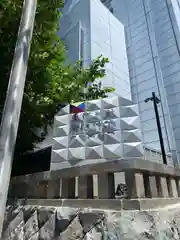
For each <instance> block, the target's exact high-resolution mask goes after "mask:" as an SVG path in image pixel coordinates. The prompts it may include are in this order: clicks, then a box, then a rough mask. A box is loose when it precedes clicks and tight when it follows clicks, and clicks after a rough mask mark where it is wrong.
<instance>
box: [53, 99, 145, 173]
mask: <svg viewBox="0 0 180 240" xmlns="http://www.w3.org/2000/svg"><path fill="white" fill-rule="evenodd" d="M53 134H54V135H53V147H52V159H51V163H54V164H53V165H55V164H56V166H57V169H62V168H64V166H70V167H71V166H76V163H79V161H83V165H84V164H86V161H87V160H91V161H94V163H97V162H98V159H103V161H110V160H112V159H118V160H121V159H122V158H126V157H130V158H133V157H143V154H144V153H143V146H142V138H141V131H140V119H139V113H138V107H137V105H136V104H133V103H132V102H131V101H130V100H128V99H125V98H121V97H118V96H114V97H111V98H105V99H99V100H92V101H86V102H80V103H75V104H72V105H68V106H65V107H64V108H62V109H61V110H60V111H59V112H58V113H57V115H56V116H55V120H54V133H53ZM87 162H88V161H87ZM58 163H59V164H58ZM51 165H52V164H51ZM53 170H54V169H53Z"/></svg>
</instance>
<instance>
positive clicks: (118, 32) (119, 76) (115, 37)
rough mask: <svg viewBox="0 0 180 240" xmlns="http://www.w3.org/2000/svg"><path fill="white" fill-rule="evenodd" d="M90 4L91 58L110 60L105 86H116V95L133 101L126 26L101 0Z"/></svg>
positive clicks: (93, 0) (92, 1) (94, 0)
mask: <svg viewBox="0 0 180 240" xmlns="http://www.w3.org/2000/svg"><path fill="white" fill-rule="evenodd" d="M90 3H91V4H90V9H91V12H90V13H91V21H90V24H91V58H92V59H93V58H96V57H97V56H98V55H100V54H103V55H104V56H107V57H108V58H109V60H110V63H109V64H107V76H106V77H105V79H104V80H103V82H102V83H103V85H104V86H114V87H115V88H116V91H115V94H117V95H120V96H123V97H126V98H129V99H131V91H130V82H129V70H128V61H127V50H126V42H125V32H124V26H123V24H122V23H121V22H120V21H119V20H118V19H117V18H115V17H114V15H113V14H112V13H111V12H110V11H109V10H108V9H107V8H106V7H105V6H104V5H103V4H102V3H101V2H100V0H91V1H90Z"/></svg>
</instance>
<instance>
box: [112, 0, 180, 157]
mask: <svg viewBox="0 0 180 240" xmlns="http://www.w3.org/2000/svg"><path fill="white" fill-rule="evenodd" d="M111 8H113V14H114V15H115V16H116V17H117V18H118V19H119V20H120V21H121V22H122V23H123V25H124V26H125V32H126V44H127V53H128V64H129V74H130V82H131V92H132V100H133V101H135V102H137V103H139V110H140V117H141V126H142V131H143V138H144V144H145V145H146V146H148V147H150V148H154V149H160V145H159V137H158V132H157V126H156V120H155V114H154V109H153V105H152V103H151V102H150V103H145V102H144V100H145V98H147V97H150V96H151V94H152V92H153V91H154V92H156V94H157V96H159V97H160V98H161V104H160V105H159V113H160V118H161V125H162V130H163V138H164V142H165V147H166V151H167V152H168V151H172V153H173V158H174V160H175V161H177V159H179V157H180V17H179V16H180V1H179V0H128V1H126V0H112V1H111Z"/></svg>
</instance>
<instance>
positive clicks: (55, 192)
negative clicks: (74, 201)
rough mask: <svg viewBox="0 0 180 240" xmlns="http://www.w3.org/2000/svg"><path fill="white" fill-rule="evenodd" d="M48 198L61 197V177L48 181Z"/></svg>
mask: <svg viewBox="0 0 180 240" xmlns="http://www.w3.org/2000/svg"><path fill="white" fill-rule="evenodd" d="M47 198H60V179H57V180H51V181H48V186H47Z"/></svg>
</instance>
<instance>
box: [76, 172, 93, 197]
mask: <svg viewBox="0 0 180 240" xmlns="http://www.w3.org/2000/svg"><path fill="white" fill-rule="evenodd" d="M78 197H79V198H82V199H83V198H85V199H86V198H93V176H92V175H86V176H79V177H78Z"/></svg>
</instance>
